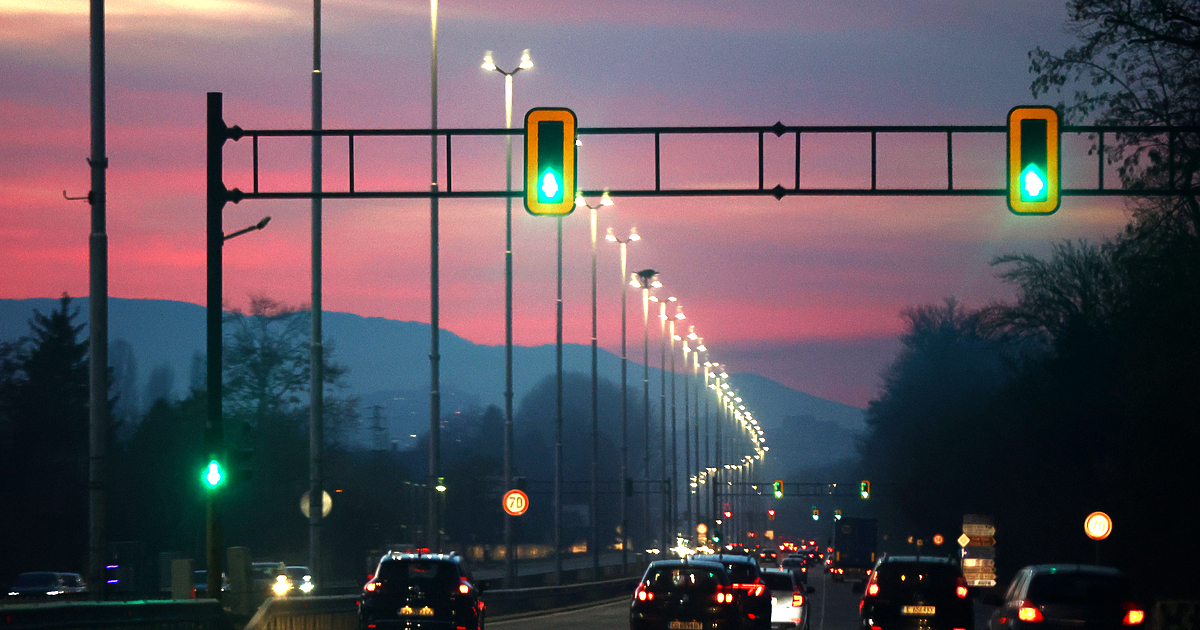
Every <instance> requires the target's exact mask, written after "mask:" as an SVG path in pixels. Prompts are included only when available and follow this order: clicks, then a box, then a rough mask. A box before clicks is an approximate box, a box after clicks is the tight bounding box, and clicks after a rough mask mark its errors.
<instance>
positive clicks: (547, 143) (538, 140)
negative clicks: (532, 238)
mask: <svg viewBox="0 0 1200 630" xmlns="http://www.w3.org/2000/svg"><path fill="white" fill-rule="evenodd" d="M575 132H576V119H575V112H573V111H571V110H569V109H567V108H565V107H535V108H533V109H531V110H529V111H528V112H527V113H526V114H525V209H526V210H528V211H529V213H530V214H536V215H550V216H563V215H567V214H571V212H572V211H573V210H574V209H575V182H576V174H577V172H578V169H577V168H576V166H577V165H576V162H575V137H576V136H575Z"/></svg>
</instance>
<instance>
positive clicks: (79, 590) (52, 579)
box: [8, 571, 88, 598]
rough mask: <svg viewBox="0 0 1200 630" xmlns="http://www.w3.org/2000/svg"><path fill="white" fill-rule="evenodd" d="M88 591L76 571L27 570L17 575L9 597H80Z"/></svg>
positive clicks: (9, 591)
mask: <svg viewBox="0 0 1200 630" xmlns="http://www.w3.org/2000/svg"><path fill="white" fill-rule="evenodd" d="M87 592H88V587H87V583H86V582H84V581H83V577H82V576H80V575H79V574H78V573H60V572H58V571H29V572H26V573H22V574H20V575H18V576H17V580H16V581H15V582H13V585H12V587H11V588H9V589H8V595H9V597H27V598H34V597H37V598H41V597H55V598H72V597H82V596H85V595H86V594H87Z"/></svg>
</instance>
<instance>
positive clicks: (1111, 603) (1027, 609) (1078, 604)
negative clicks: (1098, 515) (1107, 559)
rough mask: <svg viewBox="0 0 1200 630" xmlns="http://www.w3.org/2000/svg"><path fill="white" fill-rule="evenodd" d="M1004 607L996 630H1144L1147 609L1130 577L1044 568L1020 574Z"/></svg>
mask: <svg viewBox="0 0 1200 630" xmlns="http://www.w3.org/2000/svg"><path fill="white" fill-rule="evenodd" d="M984 603H987V604H992V605H995V606H998V608H997V609H996V611H995V612H994V613H993V614H992V619H991V628H992V630H1030V629H1034V628H1037V629H1045V630H1060V629H1064V628H1071V629H1072V630H1116V629H1118V628H1121V627H1128V626H1139V625H1141V624H1142V623H1143V622H1144V621H1145V620H1146V611H1145V608H1144V607H1143V606H1142V605H1140V604H1139V603H1138V602H1137V601H1136V599H1135V598H1134V596H1133V594H1132V592H1131V591H1130V586H1129V584H1128V582H1127V581H1126V579H1125V576H1124V575H1123V574H1122V573H1121V572H1120V571H1118V570H1117V569H1113V568H1110V567H1099V566H1092V565H1079V564H1040V565H1034V566H1028V567H1025V568H1023V569H1021V570H1020V571H1018V572H1017V575H1016V577H1014V578H1013V581H1012V583H1011V584H1010V585H1009V587H1008V590H1007V591H1006V592H1005V594H1004V598H1003V599H1002V600H1001V599H1000V598H999V597H996V598H990V597H989V598H986V599H985V600H984Z"/></svg>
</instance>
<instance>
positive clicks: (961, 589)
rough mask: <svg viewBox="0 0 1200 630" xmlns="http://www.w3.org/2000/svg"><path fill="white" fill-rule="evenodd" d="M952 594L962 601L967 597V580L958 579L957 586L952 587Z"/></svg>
mask: <svg viewBox="0 0 1200 630" xmlns="http://www.w3.org/2000/svg"><path fill="white" fill-rule="evenodd" d="M954 594H955V595H958V598H959V599H964V598H966V596H967V580H966V578H961V577H960V578H958V585H957V586H955V587H954Z"/></svg>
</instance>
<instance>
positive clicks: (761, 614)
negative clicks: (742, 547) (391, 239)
mask: <svg viewBox="0 0 1200 630" xmlns="http://www.w3.org/2000/svg"><path fill="white" fill-rule="evenodd" d="M692 559H693V560H696V561H706V562H716V563H719V564H720V565H722V566H724V567H725V571H726V572H728V573H729V579H730V580H732V581H733V589H734V591H735V593H737V594H738V595H739V596H740V597H741V599H742V613H743V614H744V615H745V617H746V621H748V622H749V626H750V627H751V628H764V629H765V628H770V627H771V592H770V591H769V590H767V586H766V584H763V581H762V576H761V575H760V574H759V569H758V563H757V562H755V561H754V559H753V558H751V557H749V556H744V555H741V554H736V553H720V554H713V555H702V556H701V555H697V556H692Z"/></svg>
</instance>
